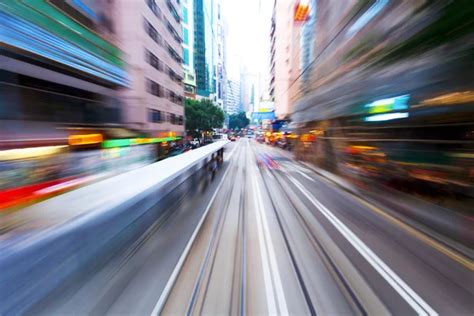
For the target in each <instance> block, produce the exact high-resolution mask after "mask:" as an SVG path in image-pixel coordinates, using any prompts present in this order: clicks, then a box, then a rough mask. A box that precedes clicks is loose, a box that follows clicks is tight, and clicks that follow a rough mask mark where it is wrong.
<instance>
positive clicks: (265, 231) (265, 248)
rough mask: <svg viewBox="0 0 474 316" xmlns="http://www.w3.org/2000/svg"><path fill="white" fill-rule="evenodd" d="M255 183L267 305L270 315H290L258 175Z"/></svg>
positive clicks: (254, 179)
mask: <svg viewBox="0 0 474 316" xmlns="http://www.w3.org/2000/svg"><path fill="white" fill-rule="evenodd" d="M252 179H253V182H254V190H253V195H254V201H255V206H256V209H257V212H256V217H257V228H258V236H259V238H258V239H259V244H260V249H261V251H260V255H261V259H262V266H263V272H264V273H263V274H264V280H265V289H266V294H267V303H268V308H269V311H268V314H269V315H276V314H280V315H288V314H289V313H288V307H287V304H286V298H285V294H284V292H283V285H282V282H281V277H280V271H279V269H278V264H277V262H276V255H275V248H274V247H273V242H272V238H271V236H270V230H269V228H268V221H267V218H266V216H265V212H264V211H263V202H262V195H261V191H260V187H259V185H258V180H257V176H256V173H253V177H252ZM270 272H272V276H273V278H270ZM272 279H273V282H274V285H275V292H276V297H277V303H278V310H279V312H278V313H277V312H276V309H275V297H274V293H275V292H274V291H273V284H272Z"/></svg>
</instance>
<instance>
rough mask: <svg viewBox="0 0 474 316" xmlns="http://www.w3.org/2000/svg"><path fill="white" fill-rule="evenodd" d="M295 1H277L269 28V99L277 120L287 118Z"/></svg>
mask: <svg viewBox="0 0 474 316" xmlns="http://www.w3.org/2000/svg"><path fill="white" fill-rule="evenodd" d="M295 2H296V1H295V0H277V1H275V5H274V7H273V15H272V23H271V28H270V42H271V45H270V98H271V99H272V100H273V101H275V114H276V116H277V117H278V118H280V119H283V118H289V115H290V114H291V103H290V98H289V88H290V83H291V71H292V55H291V50H292V42H293V37H292V34H293V27H294V22H293V12H294V7H295Z"/></svg>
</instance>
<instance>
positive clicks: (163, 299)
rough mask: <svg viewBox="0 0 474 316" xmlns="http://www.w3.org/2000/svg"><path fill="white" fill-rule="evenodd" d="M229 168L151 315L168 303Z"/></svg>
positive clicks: (158, 311)
mask: <svg viewBox="0 0 474 316" xmlns="http://www.w3.org/2000/svg"><path fill="white" fill-rule="evenodd" d="M238 146H239V144H237V145H236V146H235V147H234V149H233V150H232V151H231V153H230V154H229V156H231V155H232V154H233V153H234V151H235V149H236V148H237V147H238ZM229 170H230V166H229V167H227V170H226V171H225V173H224V175H223V176H222V178H221V181H220V182H219V184H218V185H217V188H216V191H215V192H214V194H213V195H212V197H211V200H210V201H209V203H208V204H207V206H206V209H205V210H204V213H203V214H202V216H201V219H200V220H199V223H198V224H197V226H196V228H195V229H194V231H193V234H192V235H191V237H190V238H189V240H188V243H187V244H186V247H185V248H184V250H183V253H182V254H181V257H180V258H179V260H178V262H177V263H176V266H175V268H174V270H173V272H172V273H171V276H170V278H169V279H168V282H166V285H165V287H164V289H163V292H161V295H160V298H159V299H158V302H156V304H155V307H153V311H152V312H151V316H156V315H159V314H160V313H161V311H162V310H163V307H164V306H165V304H166V300H167V299H168V297H169V295H170V293H171V290H172V289H173V286H174V284H175V283H176V280H177V279H178V275H179V272H180V271H181V269H182V268H183V266H184V262H185V261H186V258H187V257H188V255H189V252H190V251H191V247H192V246H193V244H194V241H195V240H196V237H197V234H198V233H199V230H200V229H201V226H202V225H203V223H204V221H205V219H206V217H207V214H208V213H209V210H210V209H211V205H212V203H213V202H214V200H215V199H216V196H217V193H218V192H219V191H220V188H221V187H222V184H223V183H224V179H225V178H226V176H227V174H228V173H229Z"/></svg>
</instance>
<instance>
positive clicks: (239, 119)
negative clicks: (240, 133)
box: [229, 112, 250, 129]
mask: <svg viewBox="0 0 474 316" xmlns="http://www.w3.org/2000/svg"><path fill="white" fill-rule="evenodd" d="M249 124H250V120H249V119H248V118H247V116H246V115H245V112H240V113H238V114H231V115H229V128H230V129H242V128H244V127H247V126H248V125H249Z"/></svg>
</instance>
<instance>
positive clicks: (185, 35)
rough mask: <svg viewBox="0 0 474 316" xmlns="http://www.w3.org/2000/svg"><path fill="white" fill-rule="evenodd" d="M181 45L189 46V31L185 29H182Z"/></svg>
mask: <svg viewBox="0 0 474 316" xmlns="http://www.w3.org/2000/svg"><path fill="white" fill-rule="evenodd" d="M183 43H184V44H185V45H189V31H188V29H187V28H185V27H183Z"/></svg>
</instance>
